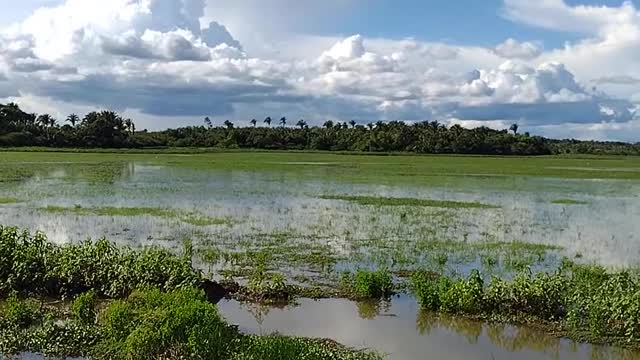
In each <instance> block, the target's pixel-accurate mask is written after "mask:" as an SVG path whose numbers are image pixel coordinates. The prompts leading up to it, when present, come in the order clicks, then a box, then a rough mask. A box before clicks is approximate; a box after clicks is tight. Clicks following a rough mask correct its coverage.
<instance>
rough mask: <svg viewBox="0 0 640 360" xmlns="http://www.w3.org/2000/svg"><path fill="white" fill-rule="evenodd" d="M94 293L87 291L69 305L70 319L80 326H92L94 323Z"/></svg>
mask: <svg viewBox="0 0 640 360" xmlns="http://www.w3.org/2000/svg"><path fill="white" fill-rule="evenodd" d="M95 306H96V293H95V292H94V291H93V290H92V291H88V292H86V293H84V294H82V295H80V296H78V297H77V298H76V299H75V300H74V301H73V303H71V309H70V310H71V317H72V318H73V319H74V320H76V321H78V322H80V323H81V324H93V323H95V322H96V310H95Z"/></svg>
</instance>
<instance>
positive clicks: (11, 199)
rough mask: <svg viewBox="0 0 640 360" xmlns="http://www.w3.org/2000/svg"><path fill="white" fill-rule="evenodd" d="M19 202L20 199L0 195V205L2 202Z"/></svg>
mask: <svg viewBox="0 0 640 360" xmlns="http://www.w3.org/2000/svg"><path fill="white" fill-rule="evenodd" d="M20 202H22V200H20V199H16V198H3V197H0V205H3V204H17V203H20Z"/></svg>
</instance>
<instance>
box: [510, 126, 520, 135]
mask: <svg viewBox="0 0 640 360" xmlns="http://www.w3.org/2000/svg"><path fill="white" fill-rule="evenodd" d="M518 128H519V126H518V124H513V125H511V127H510V128H509V130H511V131H513V135H515V134H517V133H518Z"/></svg>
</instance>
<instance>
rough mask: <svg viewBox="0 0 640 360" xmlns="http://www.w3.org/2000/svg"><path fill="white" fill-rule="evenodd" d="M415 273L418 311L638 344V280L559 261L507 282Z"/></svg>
mask: <svg viewBox="0 0 640 360" xmlns="http://www.w3.org/2000/svg"><path fill="white" fill-rule="evenodd" d="M424 274H425V273H421V272H417V273H415V274H414V276H413V277H412V289H413V292H414V294H415V295H416V297H417V299H418V301H419V302H420V304H421V306H422V307H423V308H424V309H428V310H432V311H442V312H446V313H451V314H466V315H481V316H483V317H488V318H492V317H495V316H498V317H507V318H509V317H516V318H525V319H538V320H539V321H550V322H555V323H559V324H560V325H561V326H563V327H565V328H567V329H571V330H573V331H581V332H587V333H588V334H591V335H592V336H595V337H604V338H624V339H626V340H627V341H628V342H629V343H635V344H639V343H640V311H639V310H640V279H638V277H637V276H633V275H631V273H629V272H626V271H623V272H620V273H609V272H607V271H606V270H605V269H603V268H602V267H598V266H587V265H577V264H572V263H568V262H565V265H564V266H563V267H561V268H560V269H558V271H556V272H554V273H538V274H536V275H533V274H532V273H531V272H530V271H524V272H521V273H520V274H518V275H517V276H516V277H514V278H513V279H512V280H504V279H501V278H498V277H495V276H494V277H493V278H492V279H491V281H490V282H489V283H488V284H485V282H484V280H483V279H484V277H483V276H482V275H481V274H480V272H478V271H473V272H472V274H471V275H470V276H469V277H468V278H466V279H450V278H447V277H438V278H434V277H430V276H425V275H424Z"/></svg>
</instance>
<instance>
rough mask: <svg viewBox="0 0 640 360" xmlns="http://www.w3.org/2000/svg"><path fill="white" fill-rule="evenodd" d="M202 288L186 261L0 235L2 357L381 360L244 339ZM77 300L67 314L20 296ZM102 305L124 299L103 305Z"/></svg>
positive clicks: (303, 343)
mask: <svg viewBox="0 0 640 360" xmlns="http://www.w3.org/2000/svg"><path fill="white" fill-rule="evenodd" d="M185 247H187V246H185ZM201 281H202V276H201V274H200V273H199V272H198V271H196V270H194V269H193V268H192V267H191V265H190V262H189V260H188V259H186V258H180V257H177V256H174V255H171V254H168V253H167V252H165V251H162V250H156V249H150V250H145V251H141V252H134V251H132V250H129V249H119V248H116V247H114V246H113V245H111V244H109V243H108V242H106V241H104V240H102V241H99V242H97V243H95V244H92V243H83V244H79V245H67V246H62V247H59V246H55V245H52V244H50V243H48V242H47V241H46V239H45V237H44V235H42V234H36V235H34V236H31V235H30V234H29V233H26V232H19V231H18V230H17V229H15V228H6V227H0V298H3V297H5V298H6V300H5V301H4V302H3V303H0V353H1V354H17V353H19V352H37V353H42V354H45V355H50V356H59V357H66V356H88V357H91V358H94V359H132V358H136V359H163V358H168V357H169V358H194V359H230V360H231V359H273V360H276V359H292V360H293V359H300V358H305V359H318V360H320V359H353V360H358V359H363V360H369V359H380V357H379V356H378V355H375V354H373V353H368V352H357V351H354V350H351V349H347V348H344V347H342V346H339V345H337V344H332V343H329V342H324V341H317V340H310V339H299V338H286V337H281V336H268V337H255V336H248V335H243V334H241V333H240V332H238V330H237V328H236V327H233V326H230V325H228V324H226V323H225V322H224V320H223V319H222V318H221V317H220V316H219V315H218V312H217V309H216V307H215V305H213V304H211V303H209V302H208V301H207V300H206V297H205V294H204V292H202V291H201V290H198V289H196V288H195V287H196V286H198V285H199V284H200V282H201ZM275 283H280V284H284V279H283V278H281V277H280V278H279V279H276V278H275V277H274V278H272V279H271V281H270V284H275ZM255 286H263V285H255ZM270 286H271V285H270ZM137 289H144V290H142V291H140V290H137ZM270 290H273V288H270ZM73 295H76V296H75V299H74V300H73V302H71V304H70V305H68V308H67V307H66V305H65V304H64V303H63V304H62V305H58V306H56V305H45V304H44V303H43V302H42V301H41V300H35V299H33V298H29V297H27V298H25V299H20V297H19V296H36V297H38V299H44V298H45V297H46V298H48V297H54V298H56V297H60V296H63V297H64V296H67V297H70V296H73ZM98 297H100V298H103V299H104V298H113V299H116V300H115V301H106V302H104V301H102V302H101V301H99V300H98ZM60 306H62V307H60Z"/></svg>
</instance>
